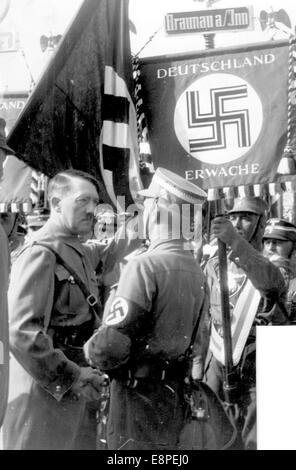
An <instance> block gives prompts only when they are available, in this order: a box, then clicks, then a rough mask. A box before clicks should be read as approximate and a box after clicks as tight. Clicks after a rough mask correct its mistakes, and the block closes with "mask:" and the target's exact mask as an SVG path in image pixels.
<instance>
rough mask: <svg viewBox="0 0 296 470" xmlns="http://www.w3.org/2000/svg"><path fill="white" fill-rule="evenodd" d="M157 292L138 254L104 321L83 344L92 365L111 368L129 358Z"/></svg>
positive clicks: (143, 329) (107, 307)
mask: <svg viewBox="0 0 296 470" xmlns="http://www.w3.org/2000/svg"><path fill="white" fill-rule="evenodd" d="M154 294H155V282H154V280H153V275H152V274H151V273H150V272H149V270H148V269H146V268H145V265H144V264H142V263H141V262H139V258H138V259H134V260H131V261H129V263H128V264H127V266H126V267H125V268H124V270H123V272H122V275H121V277H120V281H119V284H118V288H117V292H116V295H115V296H114V299H113V301H112V302H110V303H109V302H108V303H107V304H106V308H105V311H104V317H103V325H102V326H101V327H100V328H99V330H98V331H97V332H96V333H95V334H94V335H93V336H92V338H90V340H89V341H88V342H87V343H86V345H85V347H84V351H85V355H86V358H87V359H88V361H89V362H90V363H91V364H92V365H94V366H96V367H99V368H100V369H102V370H105V371H110V370H113V369H117V368H119V367H121V366H122V365H124V364H125V363H126V362H127V361H128V360H129V357H130V350H131V345H132V344H133V343H134V342H135V341H137V339H138V338H140V337H141V332H142V331H145V328H146V327H147V325H148V324H149V321H150V315H149V312H150V311H151V306H152V302H153V297H154Z"/></svg>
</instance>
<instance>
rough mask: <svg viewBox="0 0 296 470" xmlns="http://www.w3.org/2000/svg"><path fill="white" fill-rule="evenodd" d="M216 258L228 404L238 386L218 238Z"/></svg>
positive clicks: (218, 207) (217, 209) (219, 213)
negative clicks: (217, 261)
mask: <svg viewBox="0 0 296 470" xmlns="http://www.w3.org/2000/svg"><path fill="white" fill-rule="evenodd" d="M215 212H216V217H218V216H223V215H224V209H223V208H222V201H221V199H219V200H216V201H215ZM218 260H219V263H218V264H219V278H220V299H221V314H222V330H223V343H224V359H225V361H224V362H225V366H224V377H223V389H224V393H225V397H226V401H227V403H228V404H234V403H235V400H236V391H237V388H238V380H237V375H236V373H235V371H234V365H233V354H232V353H233V351H232V336H231V320H230V308H229V289H228V275H227V251H226V244H225V243H224V242H222V241H221V240H219V238H218Z"/></svg>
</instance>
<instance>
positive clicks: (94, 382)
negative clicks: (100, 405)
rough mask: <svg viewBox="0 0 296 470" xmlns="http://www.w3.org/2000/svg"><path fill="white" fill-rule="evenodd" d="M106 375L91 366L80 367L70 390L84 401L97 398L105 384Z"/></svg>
mask: <svg viewBox="0 0 296 470" xmlns="http://www.w3.org/2000/svg"><path fill="white" fill-rule="evenodd" d="M107 378H108V376H107V375H106V374H102V373H101V372H100V371H99V370H97V369H92V368H91V367H81V369H80V375H79V377H78V379H77V380H76V382H75V383H74V384H73V385H72V387H71V390H72V392H73V393H74V394H75V395H77V396H78V397H83V398H84V399H85V400H86V401H94V400H99V399H100V397H101V391H102V388H103V387H104V386H105V385H106V380H107Z"/></svg>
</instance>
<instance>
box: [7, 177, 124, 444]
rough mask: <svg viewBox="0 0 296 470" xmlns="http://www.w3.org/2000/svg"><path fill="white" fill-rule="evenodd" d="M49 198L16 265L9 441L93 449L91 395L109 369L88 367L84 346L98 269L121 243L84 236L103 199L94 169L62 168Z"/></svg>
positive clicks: (92, 319) (94, 319)
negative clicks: (43, 217)
mask: <svg viewBox="0 0 296 470" xmlns="http://www.w3.org/2000/svg"><path fill="white" fill-rule="evenodd" d="M48 200H49V205H50V210H51V211H50V217H49V220H48V221H47V222H46V223H45V225H44V226H43V227H42V228H41V229H39V230H38V231H36V232H35V233H34V234H32V236H31V237H30V238H28V240H27V242H26V244H25V246H24V248H23V250H22V251H21V253H20V254H19V256H18V258H17V259H16V261H15V263H14V265H13V267H12V272H11V282H10V288H9V293H8V300H9V315H10V346H11V352H12V357H11V381H10V396H9V403H8V408H7V414H6V418H5V421H4V425H3V437H4V449H15V450H16V449H25V450H28V449H50V450H51V449H54V450H55V449H57V450H59V449H60V450H72V449H94V448H95V438H96V422H95V419H94V418H95V412H94V407H93V406H92V405H93V403H92V402H94V401H96V400H99V399H100V392H101V387H102V386H103V385H104V380H105V377H104V376H103V375H102V374H100V373H99V371H97V370H95V369H92V368H91V367H88V365H87V363H86V362H85V360H84V356H83V350H82V346H83V344H84V342H85V341H86V340H87V339H88V338H89V337H90V336H91V335H92V333H93V331H94V330H95V328H97V326H98V324H99V318H98V313H99V312H95V311H94V308H93V306H94V305H96V304H97V302H98V300H97V299H98V288H97V283H96V273H95V269H96V267H97V266H98V264H99V262H104V261H107V258H108V262H109V264H110V266H112V261H110V257H111V258H112V256H113V255H114V256H115V253H116V252H117V249H118V247H120V244H119V243H116V242H111V245H106V244H100V243H98V242H95V241H93V242H87V243H82V242H81V239H84V237H85V235H87V234H88V233H90V232H91V231H92V228H93V224H94V212H95V209H96V207H97V205H98V203H99V194H98V185H97V182H96V180H95V179H94V178H93V177H92V176H91V175H89V174H87V173H84V172H81V171H77V170H66V171H62V172H60V173H58V174H57V175H56V176H55V177H54V178H53V179H52V180H51V181H50V182H49V186H48ZM79 280H80V281H79ZM81 284H82V286H81ZM83 286H84V287H83ZM85 290H87V293H88V295H86V293H85ZM96 310H98V309H96Z"/></svg>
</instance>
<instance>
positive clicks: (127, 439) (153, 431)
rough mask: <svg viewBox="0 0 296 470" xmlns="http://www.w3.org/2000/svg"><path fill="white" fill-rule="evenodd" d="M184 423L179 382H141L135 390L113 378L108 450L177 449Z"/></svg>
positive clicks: (181, 391) (181, 386)
mask: <svg viewBox="0 0 296 470" xmlns="http://www.w3.org/2000/svg"><path fill="white" fill-rule="evenodd" d="M183 420H184V401H183V384H182V381H181V383H180V382H176V381H167V382H164V381H153V380H150V379H140V380H139V381H138V384H137V386H136V387H135V388H129V387H128V386H127V384H126V382H125V381H120V380H116V379H113V380H112V383H111V402H110V412H109V420H108V439H107V442H108V448H109V449H113V450H115V449H117V450H118V449H122V450H157V449H159V450H162V449H177V443H178V438H179V434H180V430H181V428H182V425H183Z"/></svg>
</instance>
